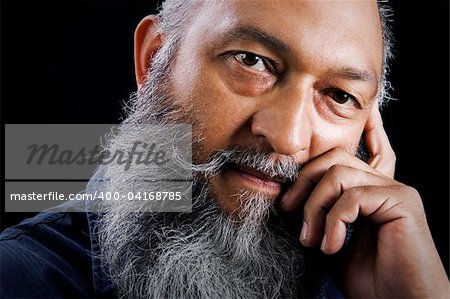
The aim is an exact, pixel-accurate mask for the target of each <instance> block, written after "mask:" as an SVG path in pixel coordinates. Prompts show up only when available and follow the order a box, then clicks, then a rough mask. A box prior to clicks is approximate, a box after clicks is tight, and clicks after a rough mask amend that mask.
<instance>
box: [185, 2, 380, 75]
mask: <svg viewBox="0 0 450 299" xmlns="http://www.w3.org/2000/svg"><path fill="white" fill-rule="evenodd" d="M200 3H201V5H200V7H199V9H198V10H197V14H196V16H195V17H194V19H193V21H192V24H191V26H190V29H189V32H190V33H191V34H197V35H198V36H200V37H201V38H202V40H203V41H204V42H205V43H208V42H211V41H213V40H215V39H218V38H220V37H221V36H223V35H226V34H227V33H228V32H231V31H232V30H233V29H235V28H237V27H240V28H242V27H245V26H251V27H252V28H258V29H260V31H262V32H266V33H267V34H269V35H270V36H274V37H276V38H277V39H278V40H280V41H282V42H283V43H284V44H285V45H287V46H288V47H289V49H290V50H292V51H291V53H290V54H292V57H293V58H299V59H300V60H303V61H315V62H319V61H321V62H324V61H325V62H332V63H335V64H343V65H348V64H349V63H350V62H351V63H352V64H354V65H355V66H358V67H359V68H366V69H369V68H370V69H373V71H374V72H375V73H376V74H377V75H378V76H379V75H380V74H381V66H382V55H383V51H382V49H383V44H382V34H381V25H380V20H379V14H378V7H377V4H376V1H364V0H354V1H352V0H346V1H322V0H313V1H306V0H293V1H290V0H225V1H224V0H218V1H205V0H200ZM188 35H189V34H188Z"/></svg>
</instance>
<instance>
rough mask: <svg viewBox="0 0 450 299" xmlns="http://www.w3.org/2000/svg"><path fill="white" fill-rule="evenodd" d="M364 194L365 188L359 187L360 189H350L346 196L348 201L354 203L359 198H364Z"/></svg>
mask: <svg viewBox="0 0 450 299" xmlns="http://www.w3.org/2000/svg"><path fill="white" fill-rule="evenodd" d="M364 192H365V188H364V187H361V186H358V187H351V188H348V189H347V190H346V191H345V192H344V194H345V197H346V198H347V199H348V200H351V201H354V200H357V199H358V198H361V197H362V196H363V193H364Z"/></svg>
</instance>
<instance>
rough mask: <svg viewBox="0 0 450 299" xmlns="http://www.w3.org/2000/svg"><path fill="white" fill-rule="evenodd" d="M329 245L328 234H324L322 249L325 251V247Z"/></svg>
mask: <svg viewBox="0 0 450 299" xmlns="http://www.w3.org/2000/svg"><path fill="white" fill-rule="evenodd" d="M326 246H327V235H324V236H323V240H322V244H321V245H320V250H322V251H325V247H326Z"/></svg>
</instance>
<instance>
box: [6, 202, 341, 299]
mask: <svg viewBox="0 0 450 299" xmlns="http://www.w3.org/2000/svg"><path fill="white" fill-rule="evenodd" d="M96 218H97V215H96V214H95V213H90V212H87V211H86V209H85V207H84V203H83V202H68V203H65V204H63V205H61V206H60V207H58V210H57V212H54V211H48V212H42V213H40V214H38V215H37V216H35V217H33V218H29V219H26V220H24V221H23V222H21V223H20V224H18V225H16V226H13V227H10V228H7V229H5V230H4V231H3V232H2V233H1V234H0V254H1V255H0V257H1V260H0V261H1V267H0V286H1V293H0V295H1V296H0V297H1V298H74V297H75V298H114V297H116V296H115V292H114V288H113V286H112V283H111V281H110V280H109V278H108V275H107V272H108V271H107V268H106V266H104V265H102V262H101V260H100V258H99V257H98V254H99V245H98V243H97V241H96V238H95V237H94V234H93V223H94V221H95V220H96ZM318 297H319V298H343V297H342V295H341V294H340V292H339V291H338V290H337V289H336V287H335V286H334V284H333V283H332V282H331V280H329V279H325V280H324V282H323V284H322V286H321V290H320V292H319V296H318Z"/></svg>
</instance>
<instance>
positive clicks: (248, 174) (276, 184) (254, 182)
mask: <svg viewBox="0 0 450 299" xmlns="http://www.w3.org/2000/svg"><path fill="white" fill-rule="evenodd" d="M229 170H231V172H232V173H235V174H236V175H237V176H236V178H237V179H238V180H239V181H241V183H243V184H244V185H246V186H247V188H249V189H253V190H255V191H258V192H264V193H267V194H271V196H278V195H279V194H280V193H281V192H282V190H283V189H284V187H285V186H286V185H287V184H286V182H287V180H286V179H283V178H281V177H274V176H271V175H269V174H267V173H264V172H262V171H259V170H256V169H254V168H252V167H249V166H246V165H237V164H234V163H232V164H230V165H229Z"/></svg>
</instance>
